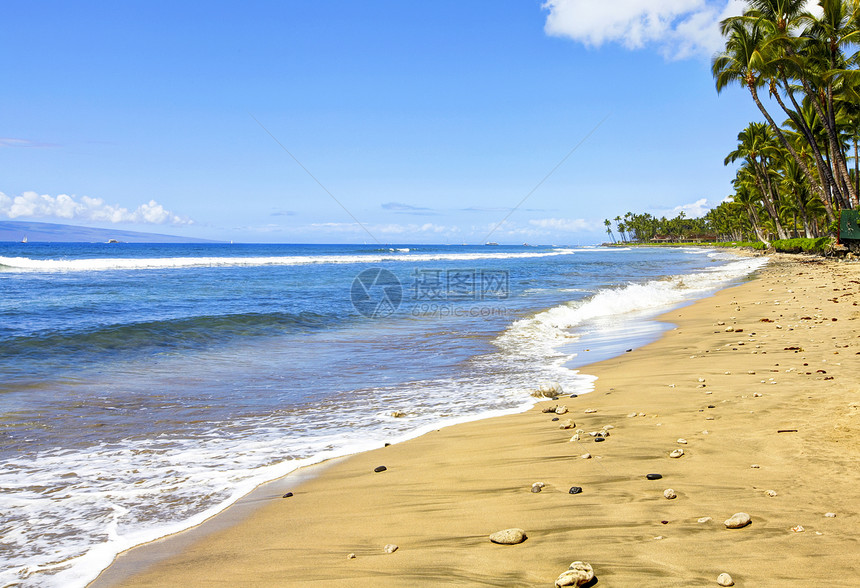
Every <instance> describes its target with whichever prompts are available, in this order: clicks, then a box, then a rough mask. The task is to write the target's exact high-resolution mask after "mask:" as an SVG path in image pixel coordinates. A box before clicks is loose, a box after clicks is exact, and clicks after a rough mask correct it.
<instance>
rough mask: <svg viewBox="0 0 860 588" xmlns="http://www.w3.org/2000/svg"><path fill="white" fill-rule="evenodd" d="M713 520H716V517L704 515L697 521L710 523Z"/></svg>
mask: <svg viewBox="0 0 860 588" xmlns="http://www.w3.org/2000/svg"><path fill="white" fill-rule="evenodd" d="M712 520H714V519H712V518H711V517H702V518H700V519H699V520H698V521H697V522H699V523H710V522H711V521H712Z"/></svg>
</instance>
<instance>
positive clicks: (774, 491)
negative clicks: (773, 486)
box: [765, 490, 776, 498]
mask: <svg viewBox="0 0 860 588" xmlns="http://www.w3.org/2000/svg"><path fill="white" fill-rule="evenodd" d="M765 494H767V495H768V496H770V497H771V498H773V497H774V496H776V490H768V491H767V492H765Z"/></svg>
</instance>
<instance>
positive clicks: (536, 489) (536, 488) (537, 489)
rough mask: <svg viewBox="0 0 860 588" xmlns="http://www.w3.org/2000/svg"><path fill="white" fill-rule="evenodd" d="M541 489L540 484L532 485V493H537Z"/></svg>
mask: <svg viewBox="0 0 860 588" xmlns="http://www.w3.org/2000/svg"><path fill="white" fill-rule="evenodd" d="M540 490H541V488H540V486H532V494H537V493H538V492H540Z"/></svg>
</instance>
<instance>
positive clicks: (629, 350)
mask: <svg viewBox="0 0 860 588" xmlns="http://www.w3.org/2000/svg"><path fill="white" fill-rule="evenodd" d="M631 351H633V350H632V349H628V350H627V351H625V352H624V353H630V352H631Z"/></svg>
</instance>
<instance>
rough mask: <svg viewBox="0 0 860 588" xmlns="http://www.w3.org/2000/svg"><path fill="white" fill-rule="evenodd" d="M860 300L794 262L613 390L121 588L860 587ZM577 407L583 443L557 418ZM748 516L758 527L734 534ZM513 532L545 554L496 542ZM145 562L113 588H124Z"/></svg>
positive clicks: (272, 515)
mask: <svg viewBox="0 0 860 588" xmlns="http://www.w3.org/2000/svg"><path fill="white" fill-rule="evenodd" d="M858 303H860V265H857V264H848V263H832V262H822V261H820V260H818V259H807V258H800V257H781V256H777V257H774V258H773V259H772V261H771V263H770V265H769V266H768V267H767V268H766V269H764V270H762V271H761V272H759V275H758V277H757V279H754V280H752V281H749V282H747V283H744V284H742V285H740V286H737V287H733V288H730V289H726V290H723V291H721V292H719V293H717V294H716V295H715V296H713V297H710V298H707V299H703V300H701V301H698V302H696V303H695V304H693V305H690V306H687V307H684V308H682V309H678V310H675V311H672V312H670V313H668V314H666V315H664V317H663V319H662V320H664V321H667V322H670V323H672V324H674V325H675V326H676V328H675V329H673V330H670V331H668V332H667V333H666V334H665V336H663V337H662V338H661V339H660V340H659V341H657V342H655V343H652V344H650V345H647V346H645V347H642V348H640V349H637V350H635V351H633V352H631V353H626V354H624V355H622V356H621V357H618V358H615V359H612V360H608V361H604V362H601V363H598V364H593V365H590V366H588V367H586V368H583V369H582V370H581V371H582V372H583V373H590V374H595V375H597V376H599V379H598V380H597V383H596V388H595V390H594V392H592V393H590V394H587V395H583V396H580V397H578V398H567V397H562V398H561V399H559V400H558V401H548V402H542V403H539V404H538V405H537V406H536V407H535V408H534V409H533V410H530V411H528V412H526V413H522V414H517V415H512V416H505V417H500V418H493V419H487V420H482V421H477V422H472V423H467V424H462V425H456V426H453V427H450V428H446V429H442V430H439V431H435V432H432V433H429V434H427V435H424V436H423V437H420V438H417V439H414V440H411V441H408V442H405V443H401V444H398V445H393V446H390V447H386V448H380V449H378V450H375V451H370V452H367V453H362V454H359V455H356V456H353V457H351V458H349V459H347V460H343V461H341V462H338V463H335V464H332V465H331V466H330V467H328V468H326V469H325V470H324V471H322V472H321V474H320V475H319V476H317V477H315V478H313V479H310V480H307V481H304V482H302V483H301V484H299V485H297V486H296V487H294V488H291V490H292V491H293V493H294V496H293V497H291V498H286V499H283V498H280V493H278V494H271V493H270V495H269V496H268V497H266V500H264V501H263V503H264V506H262V507H261V508H258V509H256V510H255V511H254V512H252V513H251V514H249V515H248V516H247V517H244V518H242V520H240V521H239V522H237V523H235V524H232V523H231V524H230V526H229V527H228V528H225V529H221V530H219V531H217V532H214V533H210V534H208V536H206V537H203V538H202V539H199V540H196V541H194V542H191V544H190V545H184V546H182V547H181V549H180V548H177V549H176V551H177V553H176V554H175V555H173V556H172V557H169V558H167V559H164V560H163V561H159V562H158V563H155V564H154V565H152V566H150V567H149V568H148V569H143V570H139V573H136V574H135V575H133V576H132V577H130V578H126V579H124V580H122V581H121V582H119V584H120V585H122V586H135V587H142V586H170V587H175V586H187V587H192V586H194V587H196V586H326V587H329V586H350V587H355V586H366V587H399V586H403V587H406V586H409V587H413V586H553V582H554V581H555V579H556V577H557V576H558V575H559V574H560V573H561V572H563V571H564V570H566V569H567V567H568V565H569V564H570V563H571V562H572V561H574V560H582V561H585V562H588V563H590V564H591V565H592V566H593V568H594V572H595V574H596V576H597V579H598V583H597V585H598V586H661V587H668V586H716V585H717V583H716V580H717V576H718V575H719V574H720V573H722V572H728V573H729V574H731V576H732V577H733V578H734V581H735V585H736V586H747V587H752V586H755V587H761V586H789V585H815V586H857V585H860V564H858V554H860V534H858V532H857V529H858V508H860V491H858V487H860V468H858V447H860V443H858V441H860V416H858V413H860V386H858V381H860V378H858V372H860V358H858V357H857V355H858V352H860V340H858V336H860V329H858V322H857V319H858V317H860V308H858V306H857V304H858ZM536 384H537V382H536ZM556 404H563V405H566V406H567V408H568V409H569V411H570V412H569V413H568V414H565V415H563V416H561V417H560V418H561V421H564V420H566V419H567V418H570V419H572V420H573V421H575V423H576V427H575V429H573V430H562V429H559V422H553V421H552V420H551V419H552V418H553V417H554V416H556V415H554V414H545V413H542V412H541V410H542V409H543V408H545V407H547V406H551V405H556ZM587 410H589V411H590V410H593V411H595V412H586V411H587ZM633 413H636V415H637V416H631V415H632V414H633ZM605 425H612V426H613V427H614V428H612V429H610V430H609V432H610V436H609V437H608V438H607V439H606V440H605V441H604V442H595V441H594V440H593V437H591V436H590V435H588V432H590V431H598V430H600V429H601V428H602V427H604V426H605ZM576 429H582V430H583V431H584V432H585V433H583V434H581V435H580V440H579V441H571V437H572V435H573V434H574V433H575V430H576ZM781 431H784V432H781ZM679 438H683V439H686V441H687V443H686V444H679V443H678V439H679ZM678 448H682V449H683V450H684V455H683V456H682V457H680V458H676V459H673V458H670V457H669V454H670V452H672V451H673V450H675V449H678ZM586 453H590V454H591V455H592V458H591V459H585V458H583V457H581V456H582V455H583V454H586ZM380 465H385V466H386V467H387V470H386V471H385V472H381V473H375V472H374V471H373V470H374V468H375V467H377V466H380ZM753 466H757V467H753ZM649 473H659V474H662V476H663V478H662V479H660V480H656V481H651V480H647V479H646V474H649ZM535 482H543V483H545V484H546V486H545V487H544V488H543V491H542V492H540V493H533V492H531V487H532V484H533V483H535ZM571 486H580V487H582V489H583V491H582V493H580V494H575V495H573V494H569V492H568V491H569V488H570V487H571ZM668 488H671V489H673V490H674V491H675V493H676V495H677V497H676V498H675V499H672V500H669V499H667V498H665V497H664V490H666V489H668ZM768 491H773V492H771V493H770V494H775V495H769V494H768ZM737 512H746V513H749V514H750V516H751V517H752V524H750V525H749V526H747V527H744V528H741V529H727V528H726V527H725V525H724V524H723V521H724V520H725V519H727V518H729V517H730V516H732V515H733V514H734V513H737ZM825 513H835V515H836V516H835V517H825ZM703 517H710V518H711V520H709V521H707V522H699V519H701V518H703ZM798 526H800V527H802V528H803V530H802V531H800V530H799V527H798ZM511 527H519V528H522V529H524V530H525V531H526V533H527V535H528V539H527V540H526V541H525V542H523V543H521V544H519V545H512V546H507V545H496V544H493V543H491V542H490V541H489V539H488V536H489V534H490V533H492V532H494V531H498V530H501V529H506V528H511ZM793 528H794V529H795V530H793ZM170 541H171V540H168V541H167V542H164V544H165V545H168V546H169V545H177V544H176V543H173V544H171V543H170ZM387 544H396V545H397V546H398V547H399V548H398V549H397V551H396V552H394V553H391V554H388V553H385V552H384V551H383V547H384V546H385V545H387ZM143 549H144V550H146V549H152V548H151V547H144V548H143ZM168 550H170V548H169V547H168ZM134 553H135V551H134V550H133V551H132V552H131V557H132V558H133V557H134ZM349 554H355V557H354V558H348V555H349ZM124 557H129V556H121V558H120V560H119V562H118V564H115V567H114V568H112V569H109V572H110V574H106V575H105V576H104V578H103V579H102V580H101V581H99V582H97V585H116V583H117V580H116V579H117V578H119V577H121V575H111V574H114V573H115V572H116V571H117V570H118V569H119V570H121V569H122V567H123V563H122V562H123V558H124ZM137 561H138V563H137V564H136V566H135V569H136V570H137V568H138V567H140V565H141V564H140V562H141V561H144V562H145V561H146V558H143V559H141V558H140V557H138V559H137ZM127 570H128V567H126V571H127Z"/></svg>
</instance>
